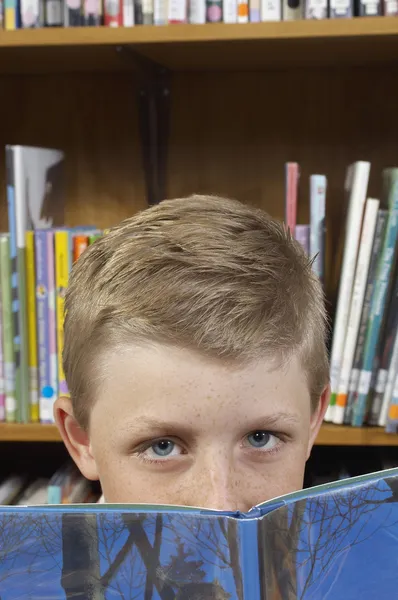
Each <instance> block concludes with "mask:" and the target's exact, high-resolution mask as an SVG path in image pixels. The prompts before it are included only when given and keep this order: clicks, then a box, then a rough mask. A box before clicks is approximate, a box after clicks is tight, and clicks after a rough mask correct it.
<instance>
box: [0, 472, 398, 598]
mask: <svg viewBox="0 0 398 600" xmlns="http://www.w3.org/2000/svg"><path fill="white" fill-rule="evenodd" d="M0 548H1V552H0V597H1V600H17V599H18V600H20V599H21V598H26V599H28V598H29V599H30V600H38V599H39V598H40V600H45V599H48V600H49V599H50V598H51V599H52V600H57V599H59V600H61V599H63V600H65V599H66V600H72V598H73V599H74V600H113V599H116V598H120V599H126V600H127V599H129V600H131V599H135V600H227V599H230V600H274V599H275V600H276V599H281V600H294V599H297V600H298V599H300V600H321V599H322V600H324V599H326V598H337V599H339V600H357V599H358V598H360V599H361V600H374V599H375V598H395V597H396V594H397V589H398V569H397V568H396V562H397V555H398V468H397V469H390V470H385V471H382V472H379V473H372V474H369V475H364V476H360V477H355V478H352V479H343V480H340V481H338V482H336V483H333V484H326V485H323V486H318V487H314V488H311V489H306V490H303V491H300V492H296V493H293V494H289V495H286V496H282V497H279V498H276V499H274V500H270V501H268V502H265V503H264V504H261V505H259V506H256V507H254V508H253V509H251V510H250V511H249V512H247V513H240V512H217V511H211V510H204V509H199V508H189V507H176V506H174V507H173V506H150V505H122V504H118V505H117V504H116V505H112V504H109V505H105V504H94V505H88V504H81V505H60V506H36V507H22V506H9V507H7V506H2V507H0ZM359 569H360V571H359ZM359 572H360V576H358V573H359Z"/></svg>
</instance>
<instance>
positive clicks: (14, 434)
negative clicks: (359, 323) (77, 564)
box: [0, 423, 398, 446]
mask: <svg viewBox="0 0 398 600" xmlns="http://www.w3.org/2000/svg"><path fill="white" fill-rule="evenodd" d="M59 441H61V438H60V436H59V433H58V430H57V428H56V427H55V425H40V424H30V425H19V424H18V425H11V424H8V423H1V424H0V442H59ZM316 445H317V446H398V435H393V434H387V433H385V432H384V429H382V428H379V427H362V428H355V427H345V426H340V425H328V424H325V425H323V426H322V429H321V432H320V434H319V436H318V439H317V441H316Z"/></svg>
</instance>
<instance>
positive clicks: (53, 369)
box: [45, 231, 58, 422]
mask: <svg viewBox="0 0 398 600" xmlns="http://www.w3.org/2000/svg"><path fill="white" fill-rule="evenodd" d="M45 233H46V246H47V250H46V253H47V282H48V283H47V285H48V324H49V330H48V349H49V354H50V386H51V390H52V396H51V398H50V397H49V398H48V399H49V400H50V401H51V421H52V422H53V421H54V417H53V404H54V402H55V400H56V398H57V395H58V354H57V319H56V306H55V297H56V290H55V260H54V259H55V247H54V231H46V232H45Z"/></svg>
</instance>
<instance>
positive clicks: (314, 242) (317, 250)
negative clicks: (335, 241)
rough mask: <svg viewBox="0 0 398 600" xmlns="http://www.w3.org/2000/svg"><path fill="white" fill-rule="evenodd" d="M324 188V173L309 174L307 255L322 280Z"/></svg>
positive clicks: (324, 214) (324, 217) (323, 262)
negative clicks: (308, 241)
mask: <svg viewBox="0 0 398 600" xmlns="http://www.w3.org/2000/svg"><path fill="white" fill-rule="evenodd" d="M326 188H327V180H326V177H325V175H311V177H310V249H309V255H310V257H311V258H312V259H313V260H314V262H313V266H312V268H313V270H314V272H315V273H316V274H317V276H318V277H319V279H320V280H321V281H322V282H323V280H324V274H325V273H324V271H325V221H326Z"/></svg>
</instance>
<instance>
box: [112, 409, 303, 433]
mask: <svg viewBox="0 0 398 600" xmlns="http://www.w3.org/2000/svg"><path fill="white" fill-rule="evenodd" d="M299 423H300V417H299V415H297V414H294V413H287V412H278V413H273V414H272V415H259V417H258V418H257V419H254V420H252V422H251V423H249V424H248V426H247V430H248V431H254V430H256V429H268V428H272V427H278V426H281V425H298V424H299ZM142 430H150V431H151V433H152V432H153V434H154V435H156V434H157V433H159V434H160V435H162V434H164V433H165V432H167V433H168V435H173V434H177V433H178V434H180V435H181V434H187V435H188V434H189V433H192V430H193V426H192V425H187V424H186V423H176V422H175V421H162V420H160V419H157V418H156V417H149V416H142V417H138V418H137V419H136V420H134V421H132V422H130V423H127V424H126V425H125V426H124V427H122V428H121V432H122V433H126V434H131V433H139V432H141V431H142Z"/></svg>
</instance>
